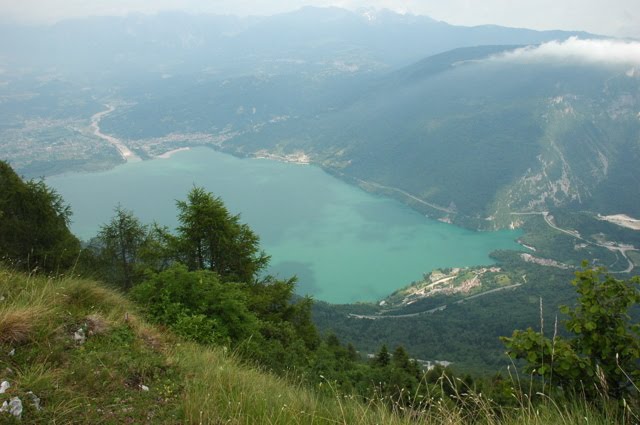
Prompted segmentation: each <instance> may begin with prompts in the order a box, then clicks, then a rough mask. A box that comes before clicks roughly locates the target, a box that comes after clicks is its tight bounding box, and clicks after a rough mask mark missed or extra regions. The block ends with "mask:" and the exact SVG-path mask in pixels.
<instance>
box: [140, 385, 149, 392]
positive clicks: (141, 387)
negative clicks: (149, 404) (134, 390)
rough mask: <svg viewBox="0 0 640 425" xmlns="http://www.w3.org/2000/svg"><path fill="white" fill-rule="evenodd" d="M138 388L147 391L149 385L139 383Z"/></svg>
mask: <svg viewBox="0 0 640 425" xmlns="http://www.w3.org/2000/svg"><path fill="white" fill-rule="evenodd" d="M140 389H141V390H142V391H149V387H147V386H146V385H143V384H140Z"/></svg>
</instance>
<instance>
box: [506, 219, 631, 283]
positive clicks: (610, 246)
mask: <svg viewBox="0 0 640 425" xmlns="http://www.w3.org/2000/svg"><path fill="white" fill-rule="evenodd" d="M511 215H541V216H542V217H543V218H544V221H545V223H547V224H548V225H549V227H551V228H552V229H555V230H557V231H559V232H562V233H565V234H567V235H569V236H572V237H574V238H576V239H579V240H581V241H583V242H584V243H586V244H589V245H593V246H599V247H601V248H604V249H607V250H609V251H613V252H619V253H620V255H622V257H623V258H624V259H625V260H627V263H628V265H627V268H626V269H625V270H620V271H617V272H612V271H609V273H613V274H624V273H630V272H631V271H632V270H633V269H634V267H635V266H634V264H633V261H631V260H630V259H629V257H628V256H627V251H637V249H636V248H635V247H634V246H632V245H617V244H614V243H613V242H611V243H598V242H592V241H590V240H587V239H585V238H583V237H582V236H580V233H578V232H576V231H575V230H566V229H562V228H560V227H558V226H556V224H555V223H554V222H553V216H552V215H550V214H549V211H540V212H512V213H511Z"/></svg>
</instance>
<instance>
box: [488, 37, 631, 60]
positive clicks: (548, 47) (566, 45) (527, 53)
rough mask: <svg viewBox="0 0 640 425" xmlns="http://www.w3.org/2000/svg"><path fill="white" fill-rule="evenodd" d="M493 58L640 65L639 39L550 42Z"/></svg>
mask: <svg viewBox="0 0 640 425" xmlns="http://www.w3.org/2000/svg"><path fill="white" fill-rule="evenodd" d="M491 59H493V60H504V61H510V62H530V63H534V62H574V63H587V64H601V65H634V66H640V42H637V41H623V40H593V39H588V40H581V39H579V38H577V37H571V38H569V39H567V40H565V41H550V42H548V43H544V44H540V45H538V46H527V47H523V48H520V49H516V50H512V51H509V52H504V53H501V54H499V55H496V56H493V57H492V58H491Z"/></svg>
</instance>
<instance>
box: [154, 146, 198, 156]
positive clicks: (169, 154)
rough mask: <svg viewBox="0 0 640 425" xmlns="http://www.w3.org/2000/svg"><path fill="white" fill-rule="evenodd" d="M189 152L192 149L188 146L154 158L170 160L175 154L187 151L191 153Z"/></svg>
mask: <svg viewBox="0 0 640 425" xmlns="http://www.w3.org/2000/svg"><path fill="white" fill-rule="evenodd" d="M189 150H191V147H189V146H186V147H183V148H175V149H171V150H168V151H166V152H165V153H162V154H160V155H156V156H155V157H154V158H160V159H169V158H171V157H172V156H173V155H174V154H176V153H178V152H185V151H189Z"/></svg>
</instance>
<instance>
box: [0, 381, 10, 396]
mask: <svg viewBox="0 0 640 425" xmlns="http://www.w3.org/2000/svg"><path fill="white" fill-rule="evenodd" d="M10 387H11V384H9V381H2V383H1V384H0V394H4V393H5V392H6V391H7V390H8V389H9V388H10Z"/></svg>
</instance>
